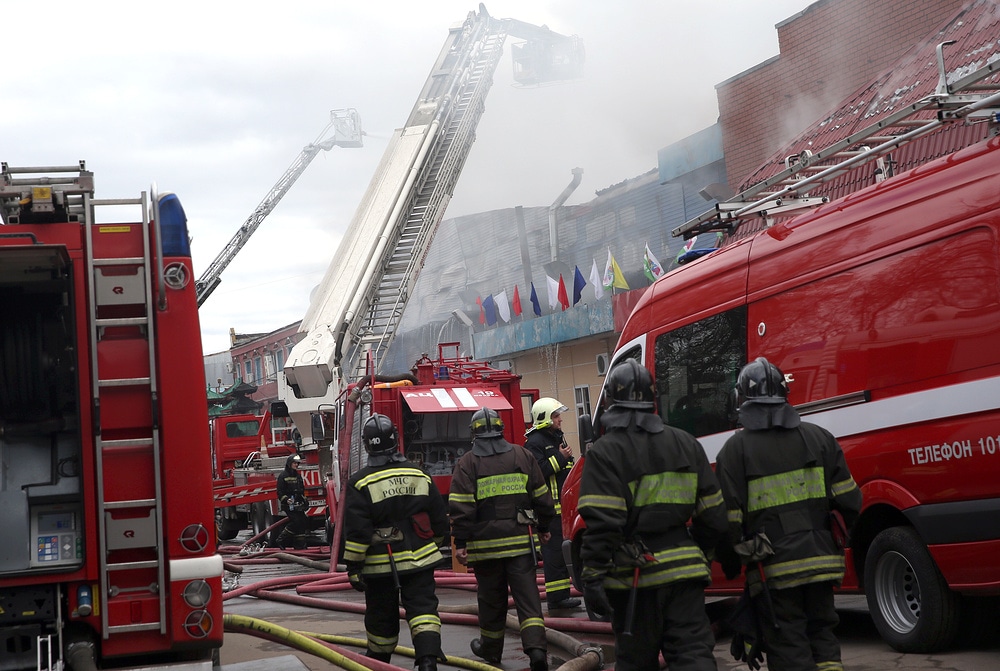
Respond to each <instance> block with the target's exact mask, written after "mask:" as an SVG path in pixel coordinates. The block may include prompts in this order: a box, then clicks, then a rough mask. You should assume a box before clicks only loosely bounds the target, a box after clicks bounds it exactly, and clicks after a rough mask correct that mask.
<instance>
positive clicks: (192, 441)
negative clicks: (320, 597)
mask: <svg viewBox="0 0 1000 671" xmlns="http://www.w3.org/2000/svg"><path fill="white" fill-rule="evenodd" d="M116 206H119V207H116ZM126 210H127V212H128V213H127V215H126V214H125V211H126ZM0 214H2V219H3V225H2V226H0V460H2V466H0V469H2V471H0V472H2V482H3V484H2V486H0V508H2V509H3V511H4V514H3V516H2V518H0V538H3V550H0V650H2V651H3V652H2V653H0V668H3V669H21V668H30V669H61V668H64V665H65V664H69V665H70V666H72V667H73V668H75V669H86V668H96V667H103V666H111V665H115V666H120V665H125V664H129V665H142V666H151V665H155V664H159V663H167V662H185V663H187V665H189V668H204V669H211V667H212V659H213V656H214V654H213V653H214V652H215V651H217V649H218V647H219V646H220V645H221V644H222V632H223V623H222V598H221V597H222V573H223V569H222V559H221V557H220V556H219V555H218V554H216V551H215V534H214V532H213V528H212V527H213V509H212V499H211V490H212V482H211V473H210V471H209V469H208V468H202V467H199V466H198V465H199V464H202V465H204V466H207V465H208V459H209V453H208V431H207V427H208V416H207V410H206V406H205V401H204V389H205V375H204V367H203V362H202V359H201V345H200V343H201V337H200V333H199V325H198V311H197V305H196V302H195V292H194V283H193V282H192V281H191V279H192V269H191V255H190V251H189V248H188V233H187V223H186V220H185V217H184V211H183V209H182V207H181V204H180V201H179V200H178V198H177V197H176V196H175V195H173V194H159V195H158V194H157V193H156V191H155V189H154V190H153V191H152V193H151V194H149V195H147V194H146V193H145V192H143V193H142V194H141V195H139V196H138V197H136V198H128V199H118V200H104V199H96V198H94V182H93V173H91V172H89V171H87V170H86V167H85V165H84V163H83V162H82V161H81V162H80V163H79V164H78V165H74V166H67V167H39V168H17V167H12V166H8V165H7V164H6V163H4V164H3V165H2V171H0ZM98 215H100V218H99V216H98Z"/></svg>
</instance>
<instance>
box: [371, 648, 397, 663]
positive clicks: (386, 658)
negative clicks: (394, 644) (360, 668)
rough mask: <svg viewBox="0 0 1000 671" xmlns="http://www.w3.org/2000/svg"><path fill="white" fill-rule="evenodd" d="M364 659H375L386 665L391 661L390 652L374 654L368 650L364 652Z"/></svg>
mask: <svg viewBox="0 0 1000 671" xmlns="http://www.w3.org/2000/svg"><path fill="white" fill-rule="evenodd" d="M365 657H371V658H372V659H377V660H378V661H380V662H385V663H386V664H388V663H389V662H390V660H392V653H391V652H375V651H374V650H368V651H366V652H365Z"/></svg>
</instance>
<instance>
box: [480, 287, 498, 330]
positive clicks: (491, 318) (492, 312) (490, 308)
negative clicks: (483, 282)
mask: <svg viewBox="0 0 1000 671" xmlns="http://www.w3.org/2000/svg"><path fill="white" fill-rule="evenodd" d="M483 313H484V315H485V317H486V325H487V326H493V325H494V324H496V323H497V305H496V303H495V302H494V301H493V294H490V295H489V296H487V297H486V300H484V301H483Z"/></svg>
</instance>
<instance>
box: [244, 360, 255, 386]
mask: <svg viewBox="0 0 1000 671" xmlns="http://www.w3.org/2000/svg"><path fill="white" fill-rule="evenodd" d="M243 381H244V382H253V362H252V361H250V360H249V359H247V360H246V361H244V362H243Z"/></svg>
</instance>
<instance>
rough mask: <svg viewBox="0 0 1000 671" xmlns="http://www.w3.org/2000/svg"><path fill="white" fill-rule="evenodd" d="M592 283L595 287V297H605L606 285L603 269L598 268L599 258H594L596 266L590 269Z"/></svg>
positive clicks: (599, 298)
mask: <svg viewBox="0 0 1000 671" xmlns="http://www.w3.org/2000/svg"><path fill="white" fill-rule="evenodd" d="M589 279H590V285H591V286H592V287H594V298H596V299H597V300H601V299H602V298H604V287H603V286H601V285H602V284H603V282H602V280H601V271H600V270H598V269H597V259H594V266H593V268H591V269H590V278H589Z"/></svg>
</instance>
